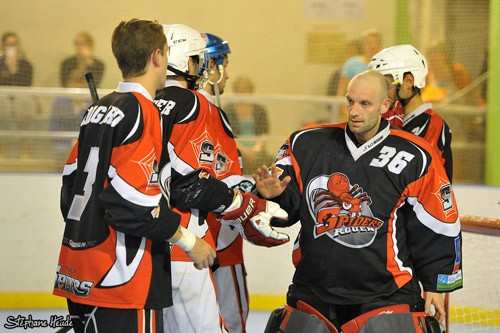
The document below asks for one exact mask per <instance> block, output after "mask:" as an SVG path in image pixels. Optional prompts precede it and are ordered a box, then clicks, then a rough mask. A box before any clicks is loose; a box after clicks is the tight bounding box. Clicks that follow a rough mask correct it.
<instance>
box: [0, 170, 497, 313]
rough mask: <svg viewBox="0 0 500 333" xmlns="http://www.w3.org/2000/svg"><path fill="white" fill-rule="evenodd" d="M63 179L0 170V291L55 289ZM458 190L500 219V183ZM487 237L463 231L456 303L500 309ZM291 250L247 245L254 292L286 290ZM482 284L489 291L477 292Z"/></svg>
mask: <svg viewBox="0 0 500 333" xmlns="http://www.w3.org/2000/svg"><path fill="white" fill-rule="evenodd" d="M60 184H61V179H60V176H59V175H53V174H1V175H0V188H1V189H2V192H1V197H2V198H1V200H0V211H1V212H2V215H1V216H0V225H1V226H2V232H1V233H0V247H1V248H0V249H1V253H3V255H2V260H1V262H0V271H1V272H2V274H0V292H31V291H33V292H34V291H36V292H43V291H50V290H51V287H52V283H53V278H54V272H55V268H56V262H57V256H58V251H59V244H60V241H61V239H62V231H63V227H64V225H63V221H62V219H61V217H60V213H59V188H60ZM455 189H456V193H457V200H458V202H459V207H461V214H470V215H482V216H489V217H498V218H500V213H499V209H500V205H498V204H497V202H499V201H500V188H495V187H481V186H460V185H458V186H455ZM481 205H484V206H481ZM296 232H297V227H294V228H292V232H291V234H292V240H293V239H294V238H295V235H296ZM484 237H485V236H479V235H471V234H465V235H464V243H465V246H464V266H465V267H464V270H465V273H464V278H465V285H466V289H465V290H466V291H467V293H465V292H464V295H461V294H460V293H457V296H456V302H457V303H458V304H459V305H469V306H481V307H488V308H493V309H500V304H498V303H495V302H499V300H500V295H499V294H498V293H499V287H498V286H496V285H497V284H500V259H499V257H500V238H491V237H490V238H484ZM291 249H292V244H291V243H290V244H287V245H285V246H282V247H280V248H273V249H267V248H258V247H255V246H252V245H248V244H247V245H245V257H246V267H247V271H248V281H249V290H250V293H251V294H284V293H285V292H286V289H287V287H288V284H289V282H290V281H291V278H292V275H293V267H292V264H291ZM487 281H489V282H487ZM495 287H496V289H495ZM485 288H488V289H485ZM479 289H481V290H487V291H490V292H489V293H488V292H486V293H485V294H482V295H481V294H479V293H477V292H473V291H474V290H479ZM457 303H455V302H454V304H457Z"/></svg>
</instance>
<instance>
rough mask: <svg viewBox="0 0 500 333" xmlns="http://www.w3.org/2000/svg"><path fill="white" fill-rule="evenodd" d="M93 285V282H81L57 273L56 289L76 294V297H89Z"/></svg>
mask: <svg viewBox="0 0 500 333" xmlns="http://www.w3.org/2000/svg"><path fill="white" fill-rule="evenodd" d="M93 285H94V283H93V282H91V281H80V280H78V279H75V278H73V277H71V276H69V275H66V274H62V273H60V272H57V273H56V282H55V284H54V287H55V288H57V289H62V290H65V291H67V292H70V293H72V294H75V295H76V296H89V295H90V291H91V289H92V286H93Z"/></svg>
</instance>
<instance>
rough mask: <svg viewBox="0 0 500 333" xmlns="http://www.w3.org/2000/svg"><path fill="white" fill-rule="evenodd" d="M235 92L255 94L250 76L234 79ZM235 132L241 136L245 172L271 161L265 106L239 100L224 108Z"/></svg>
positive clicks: (240, 145) (240, 142)
mask: <svg viewBox="0 0 500 333" xmlns="http://www.w3.org/2000/svg"><path fill="white" fill-rule="evenodd" d="M232 88H233V92H234V93H236V94H253V93H254V92H255V87H254V84H253V82H252V81H251V80H250V78H248V77H246V76H240V77H238V78H236V79H235V80H234V83H233V87H232ZM224 110H225V112H226V113H227V116H228V118H229V122H230V123H231V127H232V129H233V131H234V133H235V134H236V135H237V136H238V137H239V139H240V140H239V145H238V147H239V148H240V150H241V153H242V155H243V168H244V169H245V172H252V171H253V170H255V168H257V167H258V166H260V165H262V164H266V163H269V162H270V160H271V159H272V157H271V156H270V155H269V154H268V153H267V152H266V147H265V139H264V136H265V135H266V134H268V133H269V119H268V116H267V110H266V109H265V107H264V106H262V105H260V104H256V103H251V102H237V103H233V104H229V105H227V106H226V107H225V108H224Z"/></svg>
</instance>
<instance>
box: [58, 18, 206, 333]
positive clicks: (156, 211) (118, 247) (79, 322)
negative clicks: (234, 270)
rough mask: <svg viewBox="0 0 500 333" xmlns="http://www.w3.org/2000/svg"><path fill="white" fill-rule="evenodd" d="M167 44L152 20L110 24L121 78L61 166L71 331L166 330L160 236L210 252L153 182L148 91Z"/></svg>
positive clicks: (62, 292)
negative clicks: (163, 322) (116, 24)
mask: <svg viewBox="0 0 500 333" xmlns="http://www.w3.org/2000/svg"><path fill="white" fill-rule="evenodd" d="M131 45H133V48H131ZM167 49H168V45H167V43H166V39H165V36H164V34H163V29H162V26H161V25H159V24H157V23H155V22H152V21H146V20H137V19H132V20H130V21H126V22H121V23H120V24H119V25H118V26H117V27H116V28H115V30H114V32H113V37H112V50H113V54H114V56H115V58H116V60H117V62H118V65H119V67H120V70H121V72H122V76H123V79H124V81H123V82H120V83H119V84H118V87H117V89H116V91H114V92H112V93H110V94H109V95H106V96H104V97H103V98H102V99H100V100H99V101H97V102H96V103H94V104H93V105H91V106H90V107H89V108H88V110H87V111H86V113H85V115H84V117H83V120H82V122H81V125H80V133H79V137H78V141H77V143H76V144H75V146H74V147H73V149H72V151H71V154H70V156H69V158H68V160H67V162H66V165H65V166H64V170H63V185H62V189H61V212H62V215H63V217H64V220H65V222H66V224H65V228H64V237H63V241H62V245H61V251H60V255H59V263H58V266H57V274H56V281H55V283H54V294H55V295H58V296H62V297H65V298H67V300H68V310H69V313H70V315H71V318H72V323H73V328H74V330H75V332H77V333H80V332H90V331H92V332H133V333H135V332H163V325H162V312H161V311H162V309H163V308H165V307H168V306H170V305H172V297H171V283H170V253H169V252H170V251H169V245H168V243H167V241H170V242H171V243H174V244H176V245H179V246H180V247H182V248H183V249H184V250H185V251H186V253H188V254H189V255H190V257H191V258H192V260H193V261H194V262H195V264H196V265H197V266H198V267H200V268H203V267H208V266H209V265H211V264H212V263H213V260H214V258H215V251H214V250H213V249H211V248H210V247H209V246H208V245H207V244H206V243H205V242H204V241H202V240H201V239H199V238H197V237H196V236H194V235H193V234H192V233H191V232H189V231H187V230H186V229H184V228H182V227H179V224H180V219H181V217H180V215H179V214H177V213H175V212H173V211H171V210H170V208H169V206H168V202H167V200H166V198H164V197H162V196H161V193H160V187H159V185H158V173H157V170H158V166H161V162H162V156H163V153H162V151H163V150H164V147H163V143H162V141H163V139H162V132H161V122H160V117H159V115H158V110H157V109H156V108H155V106H154V104H153V97H152V96H154V94H155V92H156V90H157V89H159V88H161V87H162V86H163V85H164V82H165V70H166V65H167ZM144 328H146V330H144Z"/></svg>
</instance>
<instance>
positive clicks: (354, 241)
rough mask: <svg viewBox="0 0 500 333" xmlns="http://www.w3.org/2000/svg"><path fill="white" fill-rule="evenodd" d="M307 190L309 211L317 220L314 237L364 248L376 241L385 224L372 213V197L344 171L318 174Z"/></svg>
mask: <svg viewBox="0 0 500 333" xmlns="http://www.w3.org/2000/svg"><path fill="white" fill-rule="evenodd" d="M306 191H307V204H308V208H309V213H310V214H311V216H312V218H313V220H314V221H315V222H316V224H315V226H314V238H319V237H321V236H324V235H326V236H328V237H330V238H331V239H332V240H334V241H335V242H338V243H340V244H342V245H344V246H348V247H352V248H362V247H367V246H369V245H370V244H371V243H372V242H373V240H374V239H375V237H376V236H377V232H378V230H379V229H380V228H381V227H382V225H383V224H384V222H383V221H381V220H379V219H378V218H376V217H374V216H373V213H372V211H371V209H370V205H371V204H372V200H371V198H370V196H369V195H368V194H367V193H366V192H365V191H364V190H363V188H362V187H361V186H359V184H354V185H353V184H351V182H350V181H349V177H347V176H346V175H345V174H343V173H340V172H335V173H333V174H331V175H321V176H318V177H316V178H314V179H313V180H312V181H310V182H309V184H308V185H307V189H306Z"/></svg>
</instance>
